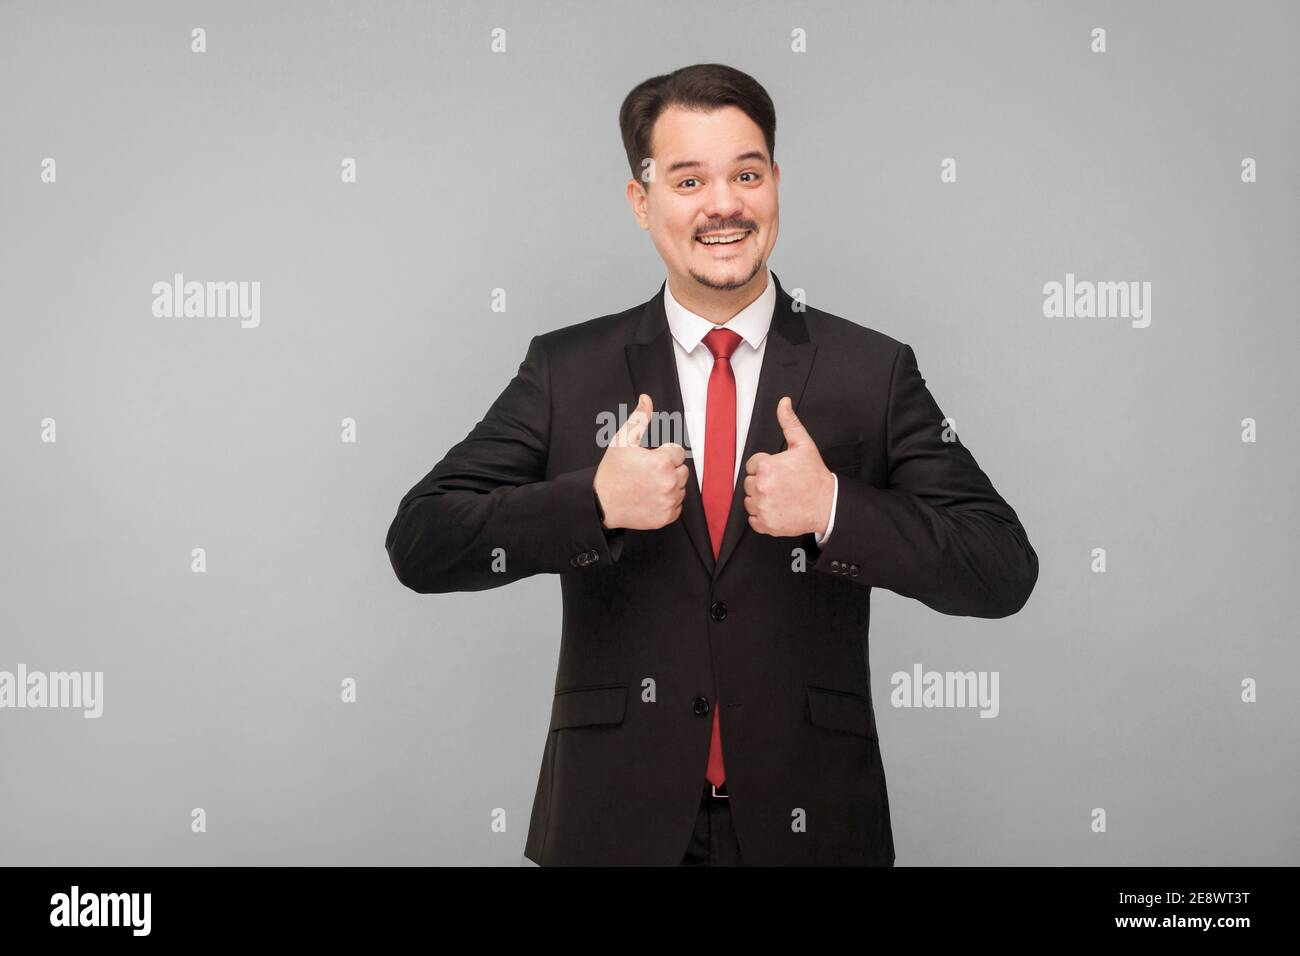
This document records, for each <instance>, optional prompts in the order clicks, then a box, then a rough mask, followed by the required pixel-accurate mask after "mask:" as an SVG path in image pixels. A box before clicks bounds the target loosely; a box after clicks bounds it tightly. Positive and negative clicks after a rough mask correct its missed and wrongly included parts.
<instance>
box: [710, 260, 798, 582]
mask: <svg viewBox="0 0 1300 956" xmlns="http://www.w3.org/2000/svg"><path fill="white" fill-rule="evenodd" d="M772 281H773V283H774V284H775V285H776V303H775V306H774V308H773V312H772V326H771V328H770V329H769V330H768V333H767V347H766V348H765V349H764V351H763V365H762V368H761V370H760V371H759V376H758V392H757V394H756V395H755V396H754V411H753V413H752V414H751V415H750V418H749V435H748V436H747V437H746V440H745V452H744V454H743V455H742V456H741V458H740V474H739V475H738V476H737V478H736V487H735V490H734V491H733V492H732V495H731V511H730V513H729V515H728V517H727V530H726V532H725V533H724V534H723V536H722V548H721V549H720V550H719V552H718V560H717V562H716V565H715V567H714V568H713V578H714V580H717V578H718V575H719V574H721V573H722V569H723V568H724V567H726V564H727V560H728V559H729V558H730V557H731V555H732V554H734V553H735V550H736V547H737V546H738V544H739V543H740V540H741V539H742V538H743V537H744V536H745V535H746V534H748V533H749V531H750V527H749V515H748V514H747V513H746V511H745V463H746V462H747V461H749V459H750V456H752V455H754V454H755V453H757V452H760V451H765V452H767V453H768V454H772V455H775V454H777V453H778V452H780V451H783V450H784V449H785V435H784V434H783V433H782V432H781V425H780V423H779V422H777V420H776V405H777V402H779V401H780V400H781V399H782V397H783V396H786V395H789V396H790V401H791V403H792V404H793V406H794V410H795V413H796V414H798V412H799V401H800V399H801V398H802V396H803V390H804V385H805V384H806V383H807V381H808V373H809V372H810V371H811V370H812V362H813V356H814V355H815V354H816V353H817V346H816V345H814V344H813V343H812V342H811V341H810V340H809V337H808V326H807V323H805V322H804V318H803V313H802V312H796V311H795V309H794V300H793V299H792V298H791V297H790V295H789V294H788V293H786V291H785V290H784V289H782V288H781V283H780V281H779V280H778V279H777V277H776V273H775V272H773V273H772ZM700 510H701V513H703V504H701V508H700ZM710 554H712V551H710Z"/></svg>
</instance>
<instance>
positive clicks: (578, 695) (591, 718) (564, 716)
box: [551, 684, 627, 730]
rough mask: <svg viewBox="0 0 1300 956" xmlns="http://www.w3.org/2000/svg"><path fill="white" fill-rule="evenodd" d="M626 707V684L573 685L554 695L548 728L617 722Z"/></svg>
mask: <svg viewBox="0 0 1300 956" xmlns="http://www.w3.org/2000/svg"><path fill="white" fill-rule="evenodd" d="M626 710H627V684H601V685H599V686H595V687H574V688H572V689H570V690H562V691H560V692H559V693H557V694H556V695H555V702H554V703H553V704H552V705H551V730H559V729H561V728H563V727H588V726H592V725H596V724H621V723H622V722H623V717H624V715H625V712H626Z"/></svg>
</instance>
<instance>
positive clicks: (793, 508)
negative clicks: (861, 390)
mask: <svg viewBox="0 0 1300 956" xmlns="http://www.w3.org/2000/svg"><path fill="white" fill-rule="evenodd" d="M776 419H777V421H778V422H780V424H781V431H783V432H784V433H785V442H786V445H787V446H789V447H788V448H787V449H786V450H785V451H783V452H780V453H779V454H776V455H769V454H768V453H767V452H765V451H760V452H758V453H756V454H754V455H751V456H750V458H749V461H747V462H745V474H746V476H747V477H746V478H745V511H746V513H747V514H748V515H749V526H750V527H751V528H753V529H754V530H755V531H757V532H759V533H760V534H770V535H774V536H776V537H797V536H798V535H801V534H809V533H816V534H825V533H826V526H827V525H828V524H829V523H830V520H831V503H832V501H833V500H834V496H835V476H834V474H832V473H831V471H830V469H829V468H827V467H826V465H825V464H823V463H822V456H821V452H819V451H818V450H817V445H816V444H815V443H814V442H813V440H812V436H811V435H809V434H808V429H806V428H804V427H803V425H802V424H800V422H799V418H798V416H796V415H795V413H794V405H793V403H792V402H791V401H790V398H789V396H786V397H785V398H782V399H781V401H779V402H777V405H776Z"/></svg>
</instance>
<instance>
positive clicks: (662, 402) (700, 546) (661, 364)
mask: <svg viewBox="0 0 1300 956" xmlns="http://www.w3.org/2000/svg"><path fill="white" fill-rule="evenodd" d="M666 286H667V282H665V283H664V284H663V285H661V286H660V287H659V294H658V295H656V296H655V297H654V298H653V299H651V300H650V301H649V302H647V303H646V306H645V309H644V310H643V311H642V313H641V318H640V320H639V321H638V323H637V326H636V329H635V331H634V332H633V335H632V341H630V342H628V343H627V344H626V345H625V346H624V349H625V351H626V352H627V368H628V372H629V373H630V374H631V376H632V385H633V387H634V388H635V390H636V394H634V395H633V396H632V402H631V404H632V406H633V407H635V405H636V399H637V395H639V394H641V393H642V392H645V394H647V395H649V396H650V399H651V401H653V402H654V407H655V418H659V416H660V415H661V414H663V415H666V416H667V417H666V418H665V419H661V421H663V422H664V423H665V424H666V423H668V422H672V423H681V427H682V430H683V432H685V428H686V425H685V422H686V416H685V414H684V413H683V408H682V407H683V404H684V403H683V402H682V389H681V383H680V382H679V381H678V380H677V359H676V358H675V357H674V354H673V336H672V333H671V332H670V331H669V330H668V315H667V313H666V312H665V311H664V288H665V287H666ZM655 437H656V436H655V435H654V434H653V433H652V434H651V435H650V438H651V439H652V440H653V439H654V438H655ZM657 437H658V439H659V440H658V442H656V443H655V444H656V445H659V444H663V443H664V442H669V441H678V442H679V443H680V444H683V445H686V443H687V441H688V440H690V441H693V439H690V437H689V436H687V435H682V436H678V435H676V434H675V433H673V432H672V431H671V430H670V429H668V428H664V427H661V428H660V429H659V434H658V436H657ZM687 447H690V446H689V445H687ZM686 466H687V467H688V468H689V469H690V472H691V473H690V475H689V476H687V479H686V498H685V500H684V501H683V502H682V514H681V517H680V518H679V519H678V520H680V521H681V523H682V525H683V526H684V527H685V528H686V534H687V535H688V536H689V537H690V539H691V544H692V545H694V547H695V553H696V554H697V555H699V558H700V561H701V562H702V563H703V564H704V569H705V570H706V571H707V572H709V573H710V574H712V573H713V564H714V562H713V545H712V544H711V543H710V541H709V526H708V523H707V522H706V521H705V520H704V499H703V498H701V497H700V485H699V478H698V476H697V474H696V471H695V459H694V457H693V456H691V457H688V458H687V459H686Z"/></svg>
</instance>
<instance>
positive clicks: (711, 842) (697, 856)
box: [681, 783, 744, 866]
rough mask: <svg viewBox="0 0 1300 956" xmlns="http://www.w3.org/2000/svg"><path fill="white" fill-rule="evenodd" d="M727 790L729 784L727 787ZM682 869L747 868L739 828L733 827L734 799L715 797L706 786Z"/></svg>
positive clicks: (706, 785)
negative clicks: (741, 855)
mask: <svg viewBox="0 0 1300 956" xmlns="http://www.w3.org/2000/svg"><path fill="white" fill-rule="evenodd" d="M724 789H725V785H724ZM681 865H682V866H743V865H744V863H743V861H742V860H741V858H740V843H739V842H738V841H737V840H736V828H735V827H733V826H732V825H731V800H730V799H729V798H727V797H715V796H713V794H712V790H711V788H710V786H709V785H708V784H707V783H706V784H705V785H704V796H703V797H702V798H701V800H700V812H699V815H698V816H697V817H696V818H695V829H694V831H692V833H691V842H690V844H689V845H688V846H687V847H686V856H684V857H683V858H682V863H681Z"/></svg>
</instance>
